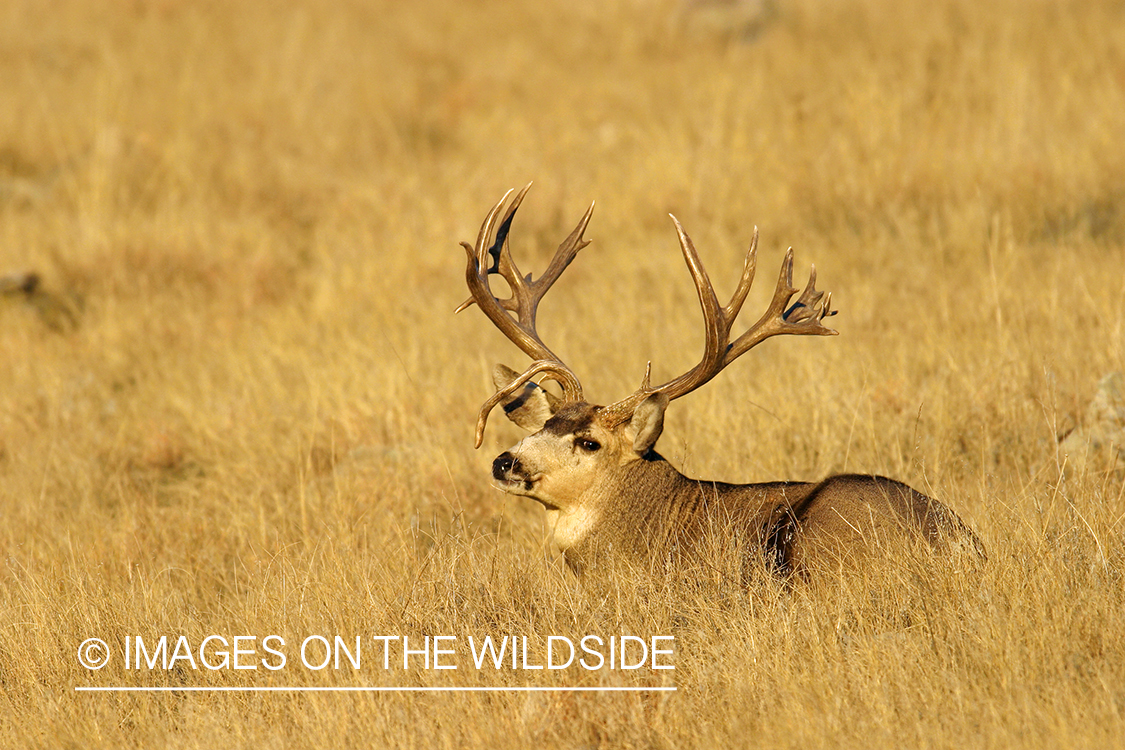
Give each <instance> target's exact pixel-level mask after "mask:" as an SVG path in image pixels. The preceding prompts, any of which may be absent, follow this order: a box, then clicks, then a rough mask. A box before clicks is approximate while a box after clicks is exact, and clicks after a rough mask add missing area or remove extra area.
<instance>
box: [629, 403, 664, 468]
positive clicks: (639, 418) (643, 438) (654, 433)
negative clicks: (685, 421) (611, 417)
mask: <svg viewBox="0 0 1125 750" xmlns="http://www.w3.org/2000/svg"><path fill="white" fill-rule="evenodd" d="M667 408H668V396H666V395H665V394H663V393H650V394H649V395H648V396H646V397H645V400H644V401H642V402H641V403H639V404H637V408H636V410H634V411H633V418H632V419H631V420H630V421H629V429H630V431H631V432H632V433H633V435H634V437H633V450H634V451H636V452H637V455H640V456H643V455H645V454H646V453H648V452H649V451H650V450H652V446H654V445H656V441H657V439H658V438H659V437H660V433H662V432H663V431H664V410H665V409H667Z"/></svg>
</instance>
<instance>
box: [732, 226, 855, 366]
mask: <svg viewBox="0 0 1125 750" xmlns="http://www.w3.org/2000/svg"><path fill="white" fill-rule="evenodd" d="M796 293H797V290H796V288H794V287H793V248H789V251H788V252H786V253H785V260H784V261H783V262H782V264H781V274H780V275H779V276H778V279H777V288H776V289H775V290H774V293H773V299H772V300H771V301H770V304H769V307H768V308H767V309H766V312H765V314H764V315H762V317H761V318H760V319H759V320H758V322H756V323H755V324H754V325H752V326H750V328H748V329H747V330H746V331H745V332H744V333H743V334H742V335H741V336H739V337H738V338H737V339H736V340H735V341H734V343H733V344H731V346H730V348H729V349H728V351H727V354H726V357H725V358H724V361H723V366H724V367H725V366H726V365H728V364H730V363H731V362H733V361H734V360H735V359H737V358H738V357H740V356H742V355H743V354H745V353H746V352H747V351H749V350H750V349H752V348H754V347H755V346H757V345H758V344H760V343H761V342H763V341H765V340H766V339H768V338H770V337H771V336H777V335H779V334H794V335H798V336H800V335H805V336H807V335H814V336H835V335H837V333H838V332H837V331H834V330H833V329H831V328H827V327H825V326H823V325H821V324H820V321H822V320H823V319H824V318H827V317H831V316H833V315H835V314H836V311H835V310H833V309H832V308H831V304H832V295H831V294H830V293H825V292H820V291H817V289H816V266H812V269H811V270H810V272H809V281H808V283H807V284H806V285H805V289H804V291H803V292H802V293H801V296H800V297H798V298H797V301H796V302H794V303H793V304H792V305H791V306H790V307H788V308H786V305H787V304H788V303H789V300H790V299H791V298H792V297H793V295H794V294H796Z"/></svg>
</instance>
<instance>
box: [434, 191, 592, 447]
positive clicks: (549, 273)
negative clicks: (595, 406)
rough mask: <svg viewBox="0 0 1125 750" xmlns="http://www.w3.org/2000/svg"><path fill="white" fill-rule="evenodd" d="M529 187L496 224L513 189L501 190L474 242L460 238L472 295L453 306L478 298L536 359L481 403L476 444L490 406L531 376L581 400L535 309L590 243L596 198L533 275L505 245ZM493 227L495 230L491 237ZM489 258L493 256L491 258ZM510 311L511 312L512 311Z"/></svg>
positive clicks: (490, 316)
mask: <svg viewBox="0 0 1125 750" xmlns="http://www.w3.org/2000/svg"><path fill="white" fill-rule="evenodd" d="M530 188H531V184H530V183H528V185H527V186H526V187H525V188H524V189H523V190H521V191H519V192H518V193H516V197H515V198H514V199H513V200H512V202H511V204H510V205H509V206H508V209H507V211H505V212H504V217H503V219H501V220H500V222H499V228H497V217H498V216H499V215H500V210H501V209H502V208H503V207H504V204H505V203H506V202H507V201H508V196H510V195H511V194H512V191H511V190H509V191H508V192H506V193H504V197H503V198H501V199H500V202H499V203H497V204H496V205H495V206H494V207H493V208H492V210H491V211H489V212H488V216H486V217H485V219H484V223H483V224H482V225H481V228H480V233H479V234H478V235H477V243H476V245H475V246H474V245H470V244H469V243H467V242H462V243H461V246H462V247H464V248H465V252H466V254H467V255H468V261H469V264H468V268H467V270H466V272H465V281H466V283H467V284H468V286H469V293H470V294H471V295H472V296H471V297H469V299H467V300H465V301H464V302H463V303H461V305H460V306H459V307H458V308H457V310H456V312H461V311H462V310H464V309H465V308H467V307H470V306H471V305H472V304H473V303H476V305H477V306H478V307H480V309H481V311H482V312H484V314H485V315H487V316H488V319H489V320H491V321H492V323H493V325H495V326H496V327H497V328H499V329H500V331H501V332H502V333H503V334H504V335H505V336H507V337H508V338H509V339H510V340H511V341H512V343H513V344H515V345H516V346H518V347H519V348H520V349H521V350H522V351H523V352H524V353H525V354H527V355H528V356H529V357H531V358H532V359H533V360H534V361H533V362H532V363H531V366H530V367H528V369H527V370H525V371H524V373H523V374H522V375H520V376H519V377H518V378H516V380H514V381H513V382H512V383H510V384H509V385H508V386H507V387H505V388H503V389H501V390H500V391H498V392H497V393H496V394H495V395H494V396H493V397H492V398H490V399H489V400H488V401H486V402H485V403H484V405H483V406H482V407H481V410H480V414H479V415H478V417H477V433H476V447H478V448H479V447H480V445H481V441H482V440H483V438H484V425H485V422H487V421H488V414H489V412H490V411H492V409H493V408H494V407H495V406H496V405H497V404H498V403H500V401H502V400H503V399H504V398H505V397H506V396H508V395H510V394H511V393H514V392H515V390H516V389H518V388H519V387H521V386H522V385H523V384H524V383H526V382H527V381H529V380H530V379H532V378H533V377H536V376H538V375H543V376H544V377H545V378H547V379H548V380H554V381H555V382H557V383H559V385H561V386H562V388H563V398H564V399H565V400H566V401H575V402H577V401H581V400H582V384H581V383H579V382H578V377H577V376H576V375H575V374H574V373H573V372H572V371H571V369H570V368H569V367H567V366H566V365H565V364H564V363H563V361H562V360H561V359H559V358H558V356H556V355H555V353H554V352H552V351H551V350H550V349H549V348H548V347H547V345H546V344H544V343H543V340H542V339H541V338H540V337H539V333H538V332H537V331H536V330H535V315H536V312H537V311H538V309H539V302H540V301H541V300H542V299H543V295H545V294H546V293H547V291H548V290H549V289H550V288H551V286H552V285H553V284H554V283H555V282H556V281H558V278H559V276H560V275H562V272H563V271H565V270H566V267H567V266H569V265H570V263H571V261H573V260H574V258H575V256H576V255H578V251H579V250H581V249H582V248H584V247H586V246H587V245H589V244H590V241H589V240H587V239H583V237H582V235H583V233H584V232H585V231H586V225H587V224H589V223H590V217H591V216H592V215H593V213H594V204H593V203H591V204H590V207H589V208H588V209H586V213H585V214H584V215H583V216H582V219H581V220H580V221H579V222H578V226H576V227H575V228H574V231H572V232H571V233H570V235H569V236H568V237H567V238H566V239H565V240H563V242H562V244H561V245H559V249H558V250H557V251H556V252H555V257H554V258H553V259H552V260H551V263H550V264H549V265H548V266H547V269H546V270H545V271H544V272H543V275H542V276H540V277H539V278H538V279H536V280H534V281H533V280H532V278H531V274H528V275H527V276H523V275H521V274H520V272H519V269H518V268H517V267H516V264H515V262H514V261H513V260H512V253H511V249H510V247H509V245H508V233H509V232H510V231H511V227H512V219H513V218H514V217H515V215H516V209H518V208H519V207H520V203H522V202H523V197H524V196H525V195H526V194H527V191H528V190H529V189H530ZM493 232H495V238H494V237H493ZM490 258H491V262H489V259H490ZM490 274H499V275H500V276H501V277H503V279H504V281H506V282H507V283H508V287H509V288H510V289H511V292H512V296H511V297H509V298H508V299H503V300H502V299H500V298H498V297H496V296H495V295H494V294H493V293H492V289H491V287H490V286H489V283H488V277H489V275H490ZM509 313H515V317H513V316H512V315H510V314H509Z"/></svg>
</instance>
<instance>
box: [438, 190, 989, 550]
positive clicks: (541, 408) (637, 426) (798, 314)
mask: <svg viewBox="0 0 1125 750" xmlns="http://www.w3.org/2000/svg"><path fill="white" fill-rule="evenodd" d="M529 187H530V186H529ZM526 192H527V188H524V190H523V191H521V192H520V193H519V194H518V195H517V196H516V198H515V200H514V201H513V202H512V204H511V205H510V206H509V207H508V210H507V212H506V214H505V216H504V218H503V220H501V221H500V223H499V228H498V230H497V219H498V216H499V212H500V210H501V208H503V206H504V203H505V202H506V201H507V198H508V196H507V195H505V196H504V199H502V200H501V201H500V203H499V204H497V205H496V207H495V208H493V210H492V211H491V212H490V213H489V215H488V217H487V218H486V219H485V222H484V225H483V226H482V227H481V232H480V235H479V237H478V239H477V243H476V245H475V246H474V245H469V244H467V243H463V244H464V247H465V248H466V250H467V252H468V258H469V266H468V271H467V274H466V279H467V281H468V285H469V289H470V292H471V294H472V297H471V298H470V299H469V300H468V301H466V303H465V304H463V305H462V306H461V308H459V310H460V309H464V308H465V307H468V306H469V305H471V304H473V303H475V304H477V305H479V306H480V307H481V309H482V311H484V313H485V314H486V315H487V316H488V317H489V319H490V320H491V321H492V322H493V323H494V324H495V325H496V326H497V327H498V328H500V330H501V331H503V332H504V333H505V335H507V336H508V338H510V339H511V340H512V341H513V343H515V344H516V345H517V346H519V348H520V349H522V350H523V351H524V352H525V353H527V354H528V355H529V356H531V357H532V358H533V359H534V360H535V361H534V362H533V363H532V364H531V366H530V367H528V369H527V370H525V371H524V372H523V373H522V374H520V373H517V372H515V371H514V370H511V369H509V368H507V367H505V366H503V365H497V367H496V369H495V370H494V371H493V382H494V385H495V386H496V389H497V390H496V393H495V394H494V395H493V396H492V398H490V399H489V400H488V401H486V402H485V404H484V406H483V407H482V408H481V413H480V416H479V418H478V421H477V446H478V447H479V446H480V443H481V440H482V436H483V432H484V427H485V423H486V420H487V417H488V414H489V412H490V411H491V410H492V409H493V408H494V407H496V406H498V405H499V406H502V407H503V409H504V412H505V414H506V415H507V416H508V418H509V419H511V420H512V421H513V422H515V423H516V424H518V425H519V426H521V427H523V428H524V429H526V430H528V431H529V432H530V433H532V434H530V435H528V436H527V437H526V438H524V439H523V440H521V441H520V442H519V443H518V444H516V445H515V446H513V447H512V448H511V449H510V450H508V451H505V452H504V453H502V454H500V456H498V457H497V458H496V460H495V461H494V462H493V466H492V476H493V479H494V481H495V482H496V485H497V486H498V487H499V488H500V489H502V490H504V491H506V492H508V493H511V494H515V495H522V496H526V497H528V498H531V499H533V500H536V501H538V502H539V503H541V504H542V505H543V507H544V508H545V510H546V512H547V521H548V524H549V525H550V527H551V529H552V532H553V538H554V542H555V544H556V545H557V546H558V547H559V548H560V549H561V550H562V552H563V554H564V556H565V558H566V561H567V564H568V565H569V566H570V567H571V568H572V569H573V570H575V571H576V572H581V571H583V570H586V569H588V568H590V567H591V566H595V565H597V564H598V562H599V561H600V560H602V559H604V558H606V557H610V556H617V557H622V558H625V559H629V560H631V561H633V562H636V563H640V564H642V565H644V564H646V563H647V564H650V565H652V564H660V563H661V562H663V561H666V560H669V559H670V558H678V557H681V556H683V555H691V554H693V553H694V552H696V551H697V550H698V548H699V545H700V544H702V543H703V542H704V540H705V539H707V538H708V537H709V536H710V537H712V538H713V537H714V535H715V534H719V535H725V536H729V537H735V538H737V541H738V542H739V543H741V544H743V545H747V546H748V547H749V548H750V550H752V553H753V554H759V555H761V556H763V558H764V560H765V562H766V563H767V564H768V565H769V566H770V567H772V568H774V569H775V570H779V571H801V572H807V571H812V570H816V569H831V570H835V569H839V568H840V567H842V566H856V565H864V564H865V563H867V562H870V561H871V560H872V559H873V558H876V557H880V558H884V559H887V558H893V557H894V556H895V555H896V554H897V553H898V552H900V551H902V550H903V549H905V547H906V546H908V545H910V544H912V543H914V542H916V541H924V542H926V543H928V544H929V545H931V546H933V547H935V548H937V547H940V546H941V545H942V543H943V542H945V541H948V540H951V539H952V540H957V541H959V542H965V543H966V544H967V546H968V547H970V548H971V549H972V550H974V551H975V552H976V553H977V554H980V555H983V549H982V547H981V546H980V543H979V542H978V541H977V539H976V537H975V536H973V533H972V531H971V530H969V528H968V527H967V526H965V524H963V523H962V522H961V520H960V519H959V518H958V517H957V516H956V514H955V513H953V511H951V510H950V509H949V508H947V507H945V506H944V505H942V504H941V503H939V502H938V501H936V500H934V499H932V498H929V497H926V496H925V495H923V494H921V493H919V492H916V491H915V490H913V489H911V488H910V487H908V486H907V485H905V484H902V483H900V482H897V481H895V480H893V479H887V478H885V477H878V476H868V475H838V476H833V477H829V478H828V479H825V480H824V481H822V482H819V483H810V482H767V483H764V484H729V483H725V482H712V481H704V480H696V479H689V478H688V477H685V476H684V475H683V474H681V473H680V472H679V471H678V470H677V469H676V468H675V467H673V466H672V465H671V464H670V463H668V461H666V460H665V459H664V458H663V457H662V456H660V454H659V453H657V452H656V450H655V444H656V441H657V439H658V438H659V437H660V434H661V432H662V431H663V427H664V412H665V410H666V408H667V407H668V404H669V402H670V401H671V400H672V399H675V398H679V397H680V396H683V395H686V394H687V393H690V392H691V391H693V390H695V389H696V388H698V387H700V386H701V385H703V384H704V383H706V382H707V381H709V380H710V379H711V378H713V377H714V376H715V375H716V374H718V373H719V372H720V371H721V370H722V369H723V368H724V367H726V366H727V365H728V364H730V362H732V361H733V360H734V359H735V358H737V357H738V356H740V355H741V354H743V353H745V352H746V351H748V350H749V349H750V348H752V347H754V346H756V345H757V344H759V343H761V341H763V340H765V339H766V338H769V337H772V336H775V335H780V334H799V335H800V334H803V335H834V334H835V333H836V332H835V331H833V330H831V329H828V328H825V327H824V326H823V325H822V324H821V321H822V320H823V319H824V318H826V317H828V316H830V315H834V314H835V313H834V311H832V310H831V296H830V295H826V294H824V293H823V292H819V291H817V290H816V287H815V280H816V271H815V269H814V270H813V272H812V273H811V274H810V279H809V283H808V285H807V286H806V287H805V290H804V291H803V292H802V294H801V296H800V297H799V298H798V299H797V301H796V302H795V303H793V304H792V305H789V301H790V299H791V298H792V296H793V295H794V294H796V292H797V290H796V289H795V288H793V287H792V285H791V278H792V251H790V253H789V254H788V255H787V256H786V259H785V262H784V263H783V264H782V271H781V275H780V277H779V279H778V283H777V288H776V291H775V293H774V298H773V301H772V302H771V303H770V305H769V308H768V309H767V310H766V313H765V314H764V315H763V316H762V318H761V319H760V320H758V322H757V323H755V324H754V325H753V326H751V327H750V328H749V329H748V330H747V331H745V332H744V333H743V334H741V335H740V336H739V337H738V338H737V339H735V340H734V341H733V342H732V341H730V329H731V326H732V324H733V322H734V320H735V318H736V316H737V315H738V312H739V310H740V309H741V306H742V303H743V301H744V300H745V297H746V294H747V292H748V291H749V289H750V285H751V284H752V282H753V278H754V271H755V267H756V247H757V232H756V231H755V235H754V242H753V244H751V247H750V251H749V253H748V255H747V260H746V266H745V269H744V271H743V275H742V279H741V281H740V283H739V286H738V289H737V290H736V291H735V294H734V296H733V298H732V299H731V301H730V303H729V304H727V305H726V306H725V307H720V306H719V303H718V300H717V299H716V297H715V293H714V290H713V288H712V287H711V282H710V280H709V279H708V278H707V274H706V271H704V270H703V266H702V264H701V263H700V261H699V258H698V255H697V253H696V251H695V248H694V246H693V245H692V243H691V240H690V239H689V238H688V237H687V234H686V233H685V232H684V231H683V228H682V227H681V226H680V225H679V222H675V224H676V229H677V233H678V235H679V238H680V246H681V249H682V250H683V253H684V258H685V261H686V262H687V265H688V269H689V271H690V272H691V274H692V277H693V279H694V280H695V283H696V289H697V292H698V294H699V300H700V305H701V307H702V308H703V314H704V321H705V352H704V355H703V358H702V360H701V361H700V363H699V364H697V365H696V366H695V367H694V368H692V369H691V370H689V371H688V372H686V373H684V374H683V375H680V376H679V377H677V378H674V379H673V380H670V381H668V382H667V383H664V384H662V385H659V386H655V387H653V386H652V385H651V384H650V382H649V374H648V372H646V373H645V377H644V379H643V381H642V383H641V387H640V388H639V389H638V390H637V391H636V392H635V393H633V394H632V395H631V396H629V397H627V398H625V399H623V400H622V401H618V402H616V403H614V404H610V405H608V406H596V405H592V404H589V403H587V402H586V401H585V399H584V398H583V397H582V388H581V384H580V383H579V382H578V378H577V377H576V376H575V375H574V373H573V372H571V371H570V369H569V368H568V367H567V366H566V365H565V364H563V363H562V361H561V360H559V359H558V357H557V356H556V355H554V353H552V352H551V351H550V349H548V348H547V347H546V345H545V344H543V342H542V341H541V340H540V338H539V336H538V333H537V332H536V330H535V314H536V311H537V307H538V304H539V301H540V300H541V299H542V297H543V295H544V294H545V293H546V292H547V290H548V289H549V288H550V286H551V285H552V284H553V283H554V282H555V280H557V278H558V277H559V275H560V274H561V273H562V271H563V270H565V269H566V267H567V266H568V265H569V264H570V262H571V261H572V260H573V259H574V256H575V255H576V254H577V253H578V251H579V250H581V249H582V248H583V247H585V246H586V245H587V244H588V241H586V240H584V239H583V238H582V235H583V232H584V231H585V228H586V225H587V223H588V222H589V220H590V216H591V213H592V211H593V206H591V207H590V210H588V211H587V212H586V215H585V216H584V217H583V218H582V220H581V221H580V222H579V224H578V226H577V227H576V228H575V230H574V231H573V232H572V233H571V235H570V236H569V237H568V238H567V239H566V240H565V241H564V242H563V244H562V245H560V247H559V250H558V252H557V253H556V255H555V258H554V260H552V262H551V264H550V266H549V267H548V268H547V270H546V271H545V272H544V274H543V276H542V277H540V278H539V279H538V280H535V281H532V280H531V277H530V276H527V277H524V276H522V275H521V274H520V273H519V271H518V270H517V269H516V267H515V264H514V262H513V261H512V259H511V255H510V251H509V249H508V244H507V238H508V231H509V229H510V226H511V221H512V218H513V217H514V215H515V211H516V209H517V208H518V207H519V205H520V202H521V201H522V200H523V197H524V194H525V193H526ZM673 221H675V217H673ZM494 231H495V239H494V240H493V233H494ZM490 258H491V262H489V259H490ZM491 274H499V275H501V276H503V278H504V279H505V281H507V283H508V286H509V288H510V289H511V291H512V296H511V298H509V299H507V300H500V299H498V298H496V297H495V296H493V294H492V292H491V290H490V288H489V285H488V277H489V275H491ZM509 313H515V316H514V317H513V316H512V315H510V314H509ZM535 377H543V378H546V379H551V380H555V381H557V382H558V383H560V384H561V385H562V388H563V396H562V398H559V397H557V396H555V395H553V394H551V393H550V392H548V391H546V390H545V389H543V388H542V387H541V386H540V385H539V384H537V383H536V382H535V381H534V380H533V379H534V378H535Z"/></svg>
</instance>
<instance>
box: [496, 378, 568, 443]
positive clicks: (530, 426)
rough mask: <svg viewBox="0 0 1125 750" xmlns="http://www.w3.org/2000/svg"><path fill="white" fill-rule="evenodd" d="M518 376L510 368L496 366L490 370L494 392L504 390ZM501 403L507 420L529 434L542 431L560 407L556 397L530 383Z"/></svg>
mask: <svg viewBox="0 0 1125 750" xmlns="http://www.w3.org/2000/svg"><path fill="white" fill-rule="evenodd" d="M519 376H520V374H519V373H518V372H516V371H515V370H513V369H511V368H510V367H505V366H504V365H496V367H495V368H493V370H492V384H493V385H495V386H496V390H500V389H501V388H506V387H507V386H508V384H509V383H511V382H512V381H513V380H515V379H516V378H518V377H519ZM501 403H502V404H503V405H504V414H506V415H507V417H508V419H510V420H512V421H513V422H515V423H516V424H518V425H519V426H520V427H522V428H524V429H525V430H528V431H529V432H538V431H539V430H541V429H543V424H544V423H545V422H546V421H547V420H548V419H550V418H551V417H552V415H554V413H555V412H556V411H558V409H559V406H560V401H559V399H558V397H556V396H554V395H552V394H551V393H550V392H549V391H545V390H543V389H542V388H540V387H539V386H538V385H536V384H535V383H532V382H530V381H529V382H527V383H524V385H523V388H521V389H519V390H518V391H516V392H515V393H513V394H512V395H511V396H509V397H508V398H506V399H504V400H503V401H502V402H501Z"/></svg>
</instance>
